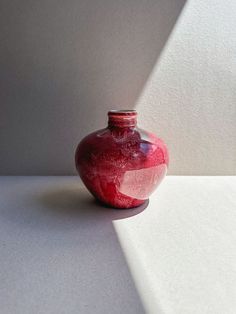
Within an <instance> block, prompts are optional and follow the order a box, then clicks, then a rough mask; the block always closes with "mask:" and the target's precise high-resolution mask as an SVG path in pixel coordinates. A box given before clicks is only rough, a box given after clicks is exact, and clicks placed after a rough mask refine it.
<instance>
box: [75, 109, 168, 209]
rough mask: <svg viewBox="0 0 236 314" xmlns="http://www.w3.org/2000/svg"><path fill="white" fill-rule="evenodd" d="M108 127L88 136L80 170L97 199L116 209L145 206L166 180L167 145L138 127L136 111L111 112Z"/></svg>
mask: <svg viewBox="0 0 236 314" xmlns="http://www.w3.org/2000/svg"><path fill="white" fill-rule="evenodd" d="M108 116H109V121H108V127H107V128H105V129H102V130H98V131H96V132H94V133H91V134H89V135H88V136H86V137H85V138H84V139H83V140H82V141H81V142H80V143H79V145H78V147H77V150H76V154H75V163H76V168H77V170H78V172H79V175H80V177H81V179H82V181H83V182H84V184H85V186H86V187H87V189H88V190H89V191H90V192H91V193H92V194H93V195H94V197H95V198H97V199H98V200H100V201H101V202H103V203H104V204H106V205H108V206H111V207H115V208H133V207H136V206H139V205H141V204H143V203H144V202H145V201H146V200H147V199H148V198H149V196H150V195H151V193H152V192H153V191H154V190H155V189H156V187H157V186H158V185H159V183H160V182H161V181H162V179H163V178H164V177H165V175H166V172H167V167H168V160H169V157H168V151H167V148H166V145H165V144H164V143H163V141H162V140H161V139H159V138H158V137H156V136H155V135H154V134H152V133H149V132H147V131H144V130H141V129H139V128H137V126H136V116H137V113H136V111H135V110H120V111H109V112H108Z"/></svg>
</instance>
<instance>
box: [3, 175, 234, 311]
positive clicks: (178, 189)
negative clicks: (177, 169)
mask: <svg viewBox="0 0 236 314" xmlns="http://www.w3.org/2000/svg"><path fill="white" fill-rule="evenodd" d="M0 313H1V314H8V313H9V314H21V313H22V314H32V313H36V314H41V313H42V314H47V313H55V314H62V313H65V314H74V313H76V314H80V313H81V314H84V313H85V314H86V313H92V314H97V313H101V314H107V313H108V314H113V313H114V314H115V313H119V314H121V313H122V314H126V313H127V314H131V313H134V314H139V313H153V314H159V313H160V314H195V313H197V314H205V313H206V314H211V313H212V314H218V313H219V314H235V313H236V177H170V176H169V177H167V178H166V179H165V181H164V182H163V183H162V185H161V186H160V187H159V189H158V190H157V191H156V192H155V193H154V195H153V196H152V197H151V199H150V202H149V204H148V206H147V208H144V207H143V208H139V209H135V210H114V209H109V208H104V207H102V206H101V205H99V204H97V203H96V202H94V201H93V199H92V198H91V197H90V195H89V194H88V192H87V190H85V188H84V187H83V186H82V184H81V183H80V181H79V178H77V177H1V178H0Z"/></svg>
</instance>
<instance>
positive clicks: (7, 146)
mask: <svg viewBox="0 0 236 314" xmlns="http://www.w3.org/2000/svg"><path fill="white" fill-rule="evenodd" d="M1 4H2V6H1V7H2V8H1V10H0V36H1V47H0V68H1V71H0V83H1V90H0V113H1V114H0V173H1V174H26V175H27V174H42V175H46V174H48V175H50V174H73V173H75V169H74V161H73V153H74V149H75V146H76V144H77V143H78V141H79V140H80V139H81V138H82V137H83V136H84V135H85V134H87V133H89V132H91V131H93V130H95V129H98V128H102V127H103V126H104V125H105V124H106V112H107V111H108V110H109V109H119V108H120V109H123V108H136V109H137V110H138V112H139V122H140V123H139V125H140V127H143V128H146V129H148V130H150V131H154V132H156V133H157V134H158V135H159V136H160V137H162V138H163V139H164V140H165V141H166V142H167V144H168V147H169V150H170V154H171V163H170V171H169V173H171V174H213V175H214V174H222V175H223V174H236V102H235V98H236V92H235V76H236V59H235V56H236V33H235V29H236V19H235V16H236V2H235V1H234V0H228V1H227V0H224V1H223V0H214V1H213V0H208V1H204V0H188V1H187V2H186V3H185V1H184V0H147V1H144V0H143V1H141V0H128V1H127V0H126V1H125V0H101V1H95V0H93V1H91V0H88V1H82V0H77V1H76V0H69V1H63V2H62V1H55V0H52V1H48V0H42V1H26V0H23V1H20V2H19V1H16V0H13V1H1Z"/></svg>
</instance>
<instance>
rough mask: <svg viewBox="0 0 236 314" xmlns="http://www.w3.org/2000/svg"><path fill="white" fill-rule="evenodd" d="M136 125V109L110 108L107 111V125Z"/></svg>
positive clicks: (124, 126)
mask: <svg viewBox="0 0 236 314" xmlns="http://www.w3.org/2000/svg"><path fill="white" fill-rule="evenodd" d="M136 125H137V112H136V110H110V111H109V112H108V127H117V128H127V127H135V126H136Z"/></svg>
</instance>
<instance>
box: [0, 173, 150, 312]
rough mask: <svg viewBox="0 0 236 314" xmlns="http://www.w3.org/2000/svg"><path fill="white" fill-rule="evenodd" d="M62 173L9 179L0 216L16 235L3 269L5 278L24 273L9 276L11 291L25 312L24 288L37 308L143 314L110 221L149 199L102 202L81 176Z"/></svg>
mask: <svg viewBox="0 0 236 314" xmlns="http://www.w3.org/2000/svg"><path fill="white" fill-rule="evenodd" d="M57 180H58V179H57V178H51V180H49V181H48V182H47V183H45V181H43V179H42V181H41V182H40V179H39V180H38V181H37V184H35V183H34V182H33V183H31V181H30V180H29V179H27V178H25V179H22V178H21V181H19V184H16V185H15V187H14V186H12V185H11V188H10V189H11V193H9V197H8V200H7V206H5V207H4V208H2V209H1V212H0V215H1V219H0V221H2V222H1V224H3V226H4V228H7V229H6V230H7V232H10V234H11V236H12V237H13V238H12V241H13V242H14V252H12V251H11V250H13V248H11V244H10V243H9V246H8V248H7V249H6V251H5V252H6V253H2V254H3V256H4V259H5V262H4V263H5V265H6V267H5V268H6V269H4V267H3V268H2V269H1V272H4V275H5V277H6V278H7V277H9V278H12V276H14V274H15V273H16V274H18V273H19V274H18V275H17V278H16V279H15V280H8V281H6V283H4V286H5V291H6V298H11V300H13V299H14V300H16V301H15V303H14V304H18V311H19V312H22V313H28V312H27V303H25V302H24V298H22V295H27V299H29V300H30V303H31V305H32V306H33V307H36V308H37V309H38V311H39V312H47V313H49V312H50V313H51V312H53V313H54V312H55V309H65V312H66V313H83V314H84V313H85V314H86V313H113V314H114V313H135V314H137V313H145V309H144V306H143V304H142V301H141V299H140V296H139V294H138V292H137V289H136V287H135V283H134V281H133V278H132V275H131V273H130V270H129V267H128V265H127V262H126V258H125V256H124V253H123V250H122V247H121V245H120V243H119V239H118V237H117V233H116V231H115V228H114V226H113V223H112V220H115V219H123V218H127V217H131V216H133V215H136V214H138V213H141V212H142V211H143V210H144V208H145V206H143V207H139V208H136V209H131V210H114V209H109V208H106V207H102V206H101V205H100V204H99V203H97V202H95V201H94V200H93V198H92V197H90V195H89V194H88V192H87V190H85V189H84V188H80V186H79V185H78V182H73V180H71V179H70V178H69V179H66V180H65V181H62V182H63V183H59V184H58V183H57V182H58V181H57ZM10 189H9V190H10ZM12 195H13V196H12ZM146 205H147V204H146ZM13 242H12V243H13ZM12 254H14V256H17V258H16V259H12ZM22 269H26V270H27V271H26V272H25V273H24V276H22V273H21V270H22ZM10 271H11V274H10V273H9V272H10ZM12 273H13V275H12ZM7 291H11V296H9V294H8V293H7ZM45 291H47V293H45ZM11 300H9V302H12V301H11ZM13 312H14V310H13ZM59 312H60V311H59ZM62 312H63V311H62Z"/></svg>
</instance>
